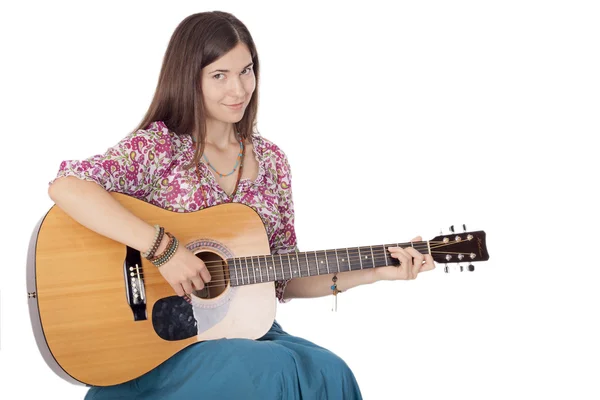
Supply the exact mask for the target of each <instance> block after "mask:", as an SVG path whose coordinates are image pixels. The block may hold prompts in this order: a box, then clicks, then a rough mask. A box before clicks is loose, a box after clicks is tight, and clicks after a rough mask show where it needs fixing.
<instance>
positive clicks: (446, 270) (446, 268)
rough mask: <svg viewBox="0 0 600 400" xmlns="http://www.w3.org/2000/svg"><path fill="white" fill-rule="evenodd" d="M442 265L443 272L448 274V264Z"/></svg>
mask: <svg viewBox="0 0 600 400" xmlns="http://www.w3.org/2000/svg"><path fill="white" fill-rule="evenodd" d="M444 265H445V267H444V272H445V273H448V272H450V269H449V268H448V264H444Z"/></svg>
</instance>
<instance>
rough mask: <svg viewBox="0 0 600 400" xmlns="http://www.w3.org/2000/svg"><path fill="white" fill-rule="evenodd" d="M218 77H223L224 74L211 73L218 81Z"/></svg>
mask: <svg viewBox="0 0 600 400" xmlns="http://www.w3.org/2000/svg"><path fill="white" fill-rule="evenodd" d="M220 77H225V75H224V74H216V75H213V79H216V80H218V81H220V80H221V78H220Z"/></svg>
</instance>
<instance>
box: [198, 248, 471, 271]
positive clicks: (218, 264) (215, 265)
mask: <svg viewBox="0 0 600 400" xmlns="http://www.w3.org/2000/svg"><path fill="white" fill-rule="evenodd" d="M444 245H446V244H444ZM389 246H391V245H388V246H386V247H389ZM378 247H382V246H378ZM432 247H433V246H432ZM438 247H441V246H435V247H433V248H438ZM426 249H427V247H426V246H425V247H423V248H421V247H419V246H416V247H415V250H426ZM336 250H337V249H336ZM326 251H328V252H331V250H326ZM348 251H349V253H350V252H352V255H351V256H350V257H349V258H348V260H349V261H348V262H349V263H354V262H356V261H358V260H363V258H362V254H360V253H359V251H358V248H352V249H350V248H349V249H348ZM340 252H342V250H340ZM305 253H306V254H307V255H308V254H310V258H311V260H313V259H315V260H316V257H315V258H313V256H314V253H313V252H310V251H308V252H298V253H297V252H290V253H285V254H273V255H260V256H247V257H235V259H238V260H240V261H241V260H242V258H244V259H246V258H252V257H255V258H254V259H256V257H263V258H264V257H277V256H281V257H285V256H288V258H289V256H291V255H295V254H305ZM311 253H312V254H311ZM368 253H370V251H368V252H367V254H368ZM432 253H443V254H463V253H459V252H440V251H432ZM375 254H377V257H375ZM373 255H374V257H373V260H374V261H382V260H385V258H386V257H388V256H389V257H390V258H393V257H391V254H390V255H388V253H387V252H386V253H383V252H382V251H381V249H376V250H373ZM316 256H317V257H318V256H319V254H317V255H316ZM321 256H325V254H324V253H322V254H321ZM300 257H302V255H300ZM329 257H332V255H331V254H329ZM338 257H344V255H343V254H342V255H341V256H338ZM327 260H328V259H327ZM244 261H245V262H246V264H247V267H246V266H241V265H240V266H234V268H238V269H241V268H246V269H250V268H252V267H251V266H250V265H251V264H250V263H248V260H247V259H246V260H244ZM256 261H257V263H258V265H259V266H258V268H260V269H261V270H262V269H263V268H265V267H262V266H261V265H260V262H265V264H267V263H268V259H266V260H265V259H256ZM343 261H345V258H343ZM250 262H251V261H250ZM283 262H284V263H285V261H283ZM291 262H292V260H291V259H290V260H288V267H286V266H283V267H282V268H289V263H291ZM303 262H304V261H303ZM326 263H327V261H326ZM309 264H310V262H309ZM322 264H323V263H322ZM205 265H206V266H207V269H208V270H209V272H210V271H211V270H212V271H220V270H222V269H223V261H222V260H219V261H207V262H205ZM254 268H256V267H254ZM292 268H293V267H292ZM305 270H306V269H303V271H305ZM308 271H310V272H312V271H314V270H312V269H310V267H309V269H308Z"/></svg>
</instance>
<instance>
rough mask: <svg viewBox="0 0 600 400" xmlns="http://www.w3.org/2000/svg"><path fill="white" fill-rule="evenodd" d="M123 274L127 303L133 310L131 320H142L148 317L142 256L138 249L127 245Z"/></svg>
mask: <svg viewBox="0 0 600 400" xmlns="http://www.w3.org/2000/svg"><path fill="white" fill-rule="evenodd" d="M123 276H124V278H125V293H126V296H127V303H128V304H129V307H131V311H132V312H133V320H134V321H144V320H146V319H148V315H147V312H146V290H145V287H144V271H143V270H142V257H141V255H140V252H139V251H137V250H135V249H132V248H131V247H129V246H128V247H127V255H126V257H125V261H124V262H123Z"/></svg>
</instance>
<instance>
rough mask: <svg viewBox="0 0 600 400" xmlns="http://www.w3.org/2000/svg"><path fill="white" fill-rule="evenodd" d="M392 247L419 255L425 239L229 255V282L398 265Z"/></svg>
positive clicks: (423, 250)
mask: <svg viewBox="0 0 600 400" xmlns="http://www.w3.org/2000/svg"><path fill="white" fill-rule="evenodd" d="M395 246H399V247H410V246H412V247H413V248H414V249H415V250H417V251H419V252H420V253H422V254H428V253H429V250H428V243H427V242H413V243H392V244H383V245H374V246H364V247H350V248H342V249H333V250H318V251H305V252H292V253H287V254H275V255H263V256H252V257H237V258H229V259H227V263H228V265H229V274H230V282H231V285H232V286H241V285H249V284H254V283H262V282H271V281H280V280H286V279H291V278H301V277H308V276H315V275H326V274H332V273H334V272H344V271H355V270H360V269H367V268H377V267H385V266H390V265H398V260H397V259H396V258H392V257H391V256H390V252H389V251H388V250H387V248H388V247H395Z"/></svg>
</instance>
